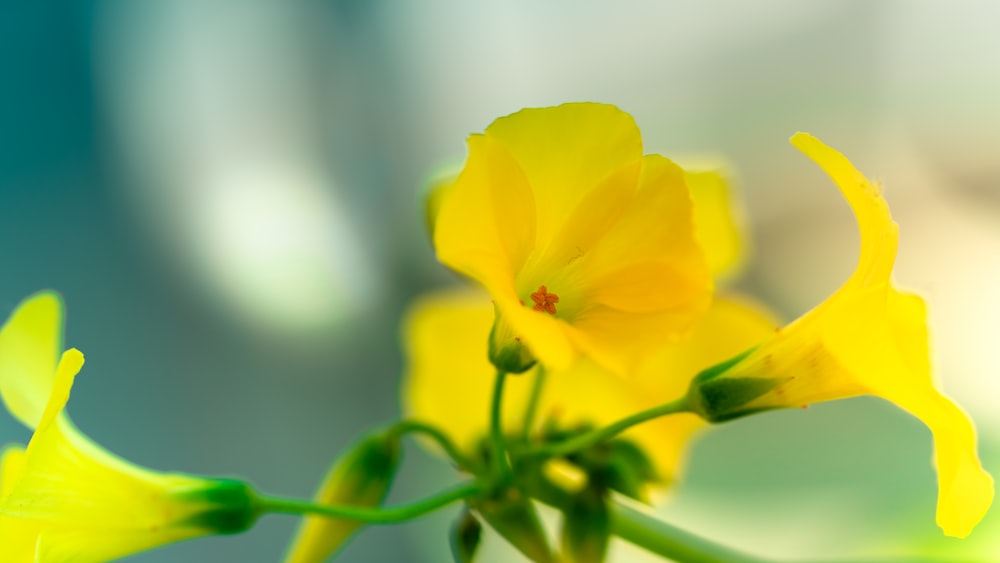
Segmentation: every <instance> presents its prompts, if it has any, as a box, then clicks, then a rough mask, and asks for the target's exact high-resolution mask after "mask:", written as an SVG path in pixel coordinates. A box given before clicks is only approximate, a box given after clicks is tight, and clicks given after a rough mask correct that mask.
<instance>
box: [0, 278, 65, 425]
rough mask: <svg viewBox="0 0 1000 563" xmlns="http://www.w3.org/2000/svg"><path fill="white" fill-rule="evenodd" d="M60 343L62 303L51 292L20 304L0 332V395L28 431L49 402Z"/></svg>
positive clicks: (32, 297)
mask: <svg viewBox="0 0 1000 563" xmlns="http://www.w3.org/2000/svg"><path fill="white" fill-rule="evenodd" d="M61 340H62V301H61V300H60V298H59V296H58V294H56V293H54V292H51V291H44V292H41V293H37V294H35V295H33V296H31V297H29V298H27V299H25V300H24V301H22V302H21V303H20V305H18V307H17V309H16V310H15V311H14V313H13V314H11V316H10V319H8V321H7V323H6V324H5V325H4V327H3V329H2V330H0V394H2V396H3V401H4V403H5V404H6V405H7V410H9V411H10V412H11V414H13V415H14V416H15V417H16V418H17V419H18V420H20V421H21V422H23V423H24V424H25V425H26V426H28V427H29V428H35V426H37V425H38V421H39V419H40V418H41V417H42V412H43V411H44V410H45V405H46V403H47V402H48V400H49V393H50V391H51V388H52V380H53V378H54V376H55V373H56V360H57V359H58V358H59V353H60V350H61V348H62V342H61Z"/></svg>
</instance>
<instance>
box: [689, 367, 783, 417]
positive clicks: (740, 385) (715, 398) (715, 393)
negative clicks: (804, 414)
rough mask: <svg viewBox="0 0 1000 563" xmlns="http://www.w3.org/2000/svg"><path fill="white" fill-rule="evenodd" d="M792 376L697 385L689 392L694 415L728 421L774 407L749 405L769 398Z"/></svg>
mask: <svg viewBox="0 0 1000 563" xmlns="http://www.w3.org/2000/svg"><path fill="white" fill-rule="evenodd" d="M790 379H791V378H788V377H739V378H716V379H709V380H707V381H705V382H701V383H699V382H697V381H696V382H693V383H692V386H691V389H690V390H689V391H688V398H689V399H690V404H691V407H692V412H694V413H695V414H697V415H699V416H701V417H702V418H704V419H705V420H707V421H708V422H725V421H727V420H732V419H734V418H739V417H742V416H747V415H750V414H754V413H757V412H761V411H764V410H769V409H770V407H761V406H753V407H751V406H748V405H749V403H751V402H752V401H754V400H755V399H757V398H759V397H761V396H763V395H765V394H766V393H768V392H769V391H771V390H772V389H774V388H775V387H777V386H778V385H781V384H782V383H785V382H787V381H789V380H790Z"/></svg>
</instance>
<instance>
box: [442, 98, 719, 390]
mask: <svg viewBox="0 0 1000 563" xmlns="http://www.w3.org/2000/svg"><path fill="white" fill-rule="evenodd" d="M468 148H469V154H468V159H467V161H466V163H465V166H464V168H463V169H462V171H461V173H460V174H459V175H458V177H457V178H456V179H455V180H454V182H451V183H448V184H447V185H445V186H444V187H442V188H440V189H438V190H436V191H435V192H434V193H433V194H432V195H431V199H430V201H429V205H428V208H429V212H430V219H431V224H432V229H433V238H434V246H435V249H436V251H437V256H438V259H439V260H440V261H441V262H443V263H444V264H445V265H447V266H449V267H451V268H452V269H454V270H456V271H458V272H460V273H462V274H464V275H466V276H468V277H470V278H472V279H474V280H476V281H477V282H479V283H480V284H481V285H482V286H483V287H484V288H485V289H486V290H487V291H488V292H489V293H490V296H491V297H492V299H493V302H494V304H495V307H496V318H495V319H496V320H495V323H494V328H493V332H492V337H491V339H492V347H491V358H492V359H493V361H494V363H495V364H497V365H498V367H499V368H500V369H504V370H505V371H513V372H521V371H524V370H526V369H527V368H528V367H530V366H531V364H532V363H533V361H534V360H536V359H537V360H538V361H540V362H541V363H542V364H543V365H545V366H546V367H550V368H553V369H556V370H564V369H566V368H568V367H569V366H570V364H571V363H572V361H573V360H574V358H575V357H577V356H579V355H583V356H587V357H589V358H591V359H592V360H594V361H595V362H597V363H598V364H600V365H601V366H602V367H603V368H605V369H607V370H610V371H613V372H615V373H617V374H619V375H622V374H626V373H630V372H631V371H632V369H633V368H634V367H635V366H636V365H637V364H638V361H639V359H640V358H641V357H642V356H643V355H645V354H646V353H647V352H648V351H649V350H651V349H653V348H655V347H656V346H659V345H660V344H661V343H662V342H663V341H664V340H667V339H670V338H677V337H679V335H682V334H685V333H686V332H688V331H689V330H690V329H691V328H692V327H693V326H694V324H695V323H696V321H697V319H698V318H699V316H700V315H701V314H702V313H703V312H704V311H705V310H706V308H707V306H708V303H709V300H710V296H711V291H712V280H711V275H710V273H709V269H708V266H707V264H706V260H705V256H704V254H703V252H702V250H701V247H700V246H699V244H698V241H697V240H696V237H695V233H694V226H693V222H692V209H691V207H692V204H691V195H690V192H689V190H688V187H687V185H686V184H685V179H684V173H683V171H682V170H681V169H680V168H679V167H677V166H676V165H675V164H674V163H672V162H671V161H669V160H667V159H666V158H663V157H661V156H657V155H646V156H643V154H642V141H641V138H640V135H639V130H638V128H637V127H636V125H635V123H634V121H633V120H632V118H631V117H630V116H629V115H628V114H626V113H624V112H622V111H621V110H619V109H617V108H615V107H614V106H609V105H602V104H593V103H574V104H565V105H562V106H558V107H552V108H542V109H525V110H521V111H519V112H517V113H515V114H513V115H510V116H507V117H503V118H500V119H498V120H496V121H494V122H493V124H491V125H490V126H489V127H488V128H487V129H486V131H485V133H484V134H481V135H473V136H471V137H470V138H469V141H468Z"/></svg>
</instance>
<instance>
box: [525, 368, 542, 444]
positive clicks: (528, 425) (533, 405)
mask: <svg viewBox="0 0 1000 563" xmlns="http://www.w3.org/2000/svg"><path fill="white" fill-rule="evenodd" d="M545 374H546V372H545V367H544V366H541V365H539V366H538V369H536V370H535V380H534V381H533V382H531V396H530V397H528V406H527V407H526V408H525V409H524V426H523V427H522V428H521V439H522V440H523V441H525V442H527V441H528V438H529V437H530V436H531V430H532V427H533V426H534V425H535V415H536V414H537V412H538V401H539V400H541V398H542V389H543V388H544V387H545Z"/></svg>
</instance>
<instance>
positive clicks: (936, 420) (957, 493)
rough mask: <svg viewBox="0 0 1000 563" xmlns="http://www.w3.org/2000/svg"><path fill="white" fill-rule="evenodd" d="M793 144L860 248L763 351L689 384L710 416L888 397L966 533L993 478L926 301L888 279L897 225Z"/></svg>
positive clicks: (802, 141) (820, 154)
mask: <svg viewBox="0 0 1000 563" xmlns="http://www.w3.org/2000/svg"><path fill="white" fill-rule="evenodd" d="M792 144H794V145H795V146H796V147H797V148H798V149H799V150H801V151H802V152H803V153H805V154H806V155H807V156H809V157H810V158H811V159H813V160H814V161H815V162H816V163H817V164H818V165H819V166H821V167H822V168H823V169H824V170H825V171H826V173H827V174H829V175H830V177H831V178H832V179H833V180H834V182H836V184H837V185H838V186H839V188H840V190H841V192H842V193H843V195H844V197H845V198H846V199H847V202H848V203H849V204H850V205H851V207H852V209H853V210H854V214H855V216H856V218H857V221H858V227H859V230H860V233H861V253H860V258H859V260H858V266H857V269H856V270H855V272H854V274H853V275H852V276H851V277H850V279H848V280H847V282H846V283H845V284H844V285H843V286H842V287H841V288H840V289H839V290H838V291H837V292H836V293H834V294H833V295H832V296H831V297H829V298H828V299H827V300H826V301H824V302H823V303H822V304H820V305H819V306H818V307H816V308H815V309H813V310H812V311H810V312H809V313H807V314H805V315H804V316H802V317H801V318H799V319H798V320H796V321H795V322H793V323H792V324H790V325H788V326H787V327H785V328H784V329H782V330H781V331H780V332H777V333H776V334H774V335H773V336H772V337H771V338H769V339H767V340H765V341H764V342H763V343H761V344H760V345H759V346H757V347H756V348H754V349H752V350H750V351H748V352H747V353H745V354H743V355H741V356H738V357H735V358H733V359H732V360H730V361H728V362H725V363H724V364H721V365H718V366H716V367H714V368H711V369H709V370H706V371H705V372H704V373H702V374H701V375H699V377H698V378H696V380H695V381H694V382H693V384H692V386H691V394H690V397H691V399H692V402H693V404H694V406H695V407H696V408H697V409H698V410H699V411H700V413H701V414H702V415H703V416H704V417H705V418H706V419H709V420H715V421H720V420H726V419H729V418H733V417H737V416H741V415H743V414H748V413H751V412H754V411H756V410H764V409H770V408H780V407H794V406H801V405H805V404H808V403H812V402H816V401H829V400H833V399H840V398H845V397H852V396H856V395H875V396H878V397H882V398H884V399H886V400H888V401H891V402H892V403H895V404H896V405H897V406H899V407H900V408H902V409H904V410H906V411H908V412H910V413H911V414H913V415H914V416H916V417H917V418H919V419H920V420H921V421H923V422H924V424H926V425H927V426H928V427H929V428H930V430H931V432H932V433H933V435H934V444H935V448H934V450H935V452H934V461H935V465H936V467H937V472H938V508H937V522H938V525H939V526H941V528H942V529H943V530H944V532H945V533H946V534H948V535H951V536H957V537H964V536H966V535H967V534H969V532H971V530H972V529H973V527H975V525H976V523H978V522H979V520H980V519H981V518H982V517H983V515H984V514H985V513H986V510H987V509H988V508H989V506H990V504H991V503H992V500H993V479H992V478H991V477H990V475H989V474H988V473H986V472H985V471H984V470H983V467H982V465H981V464H980V462H979V459H978V457H977V454H976V433H975V429H974V428H973V426H972V423H971V421H970V420H969V418H968V417H967V416H966V415H965V413H963V412H962V410H961V409H960V408H959V407H958V406H956V405H955V404H954V403H953V402H952V401H951V400H949V399H948V398H946V397H945V396H944V395H942V394H941V393H940V392H939V391H938V390H937V389H935V387H934V382H933V379H932V376H931V367H930V354H929V349H928V335H927V323H926V308H925V305H924V301H923V300H922V299H921V298H920V297H918V296H917V295H914V294H912V293H908V292H905V291H900V290H899V289H897V288H896V287H895V286H894V285H893V284H892V282H891V281H890V277H891V273H892V268H893V264H894V262H895V258H896V249H897V242H898V227H897V225H896V223H895V222H893V220H892V217H891V216H890V214H889V207H888V205H887V204H886V202H885V200H884V199H883V198H882V196H881V194H880V193H879V190H878V188H877V187H875V186H874V185H872V184H871V183H870V182H869V181H868V180H867V179H866V178H865V177H864V176H863V175H861V173H859V172H858V171H857V170H856V169H855V168H854V167H853V166H852V165H851V163H850V162H849V161H848V160H847V159H846V158H845V157H844V156H843V155H841V154H840V153H838V152H836V151H834V150H833V149H831V148H829V147H827V146H825V145H824V144H822V143H821V142H820V141H818V140H817V139H815V138H814V137H811V136H809V135H806V134H803V133H799V134H796V135H795V136H794V137H792Z"/></svg>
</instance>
